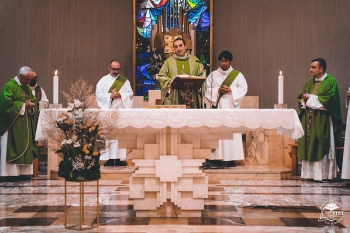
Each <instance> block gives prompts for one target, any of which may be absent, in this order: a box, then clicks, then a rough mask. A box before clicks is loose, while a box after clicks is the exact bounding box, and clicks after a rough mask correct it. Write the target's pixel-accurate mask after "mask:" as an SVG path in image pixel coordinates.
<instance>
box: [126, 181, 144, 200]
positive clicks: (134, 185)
mask: <svg viewBox="0 0 350 233" xmlns="http://www.w3.org/2000/svg"><path fill="white" fill-rule="evenodd" d="M144 186H145V179H144V178H139V177H130V186H129V197H130V198H144V197H145V188H144Z"/></svg>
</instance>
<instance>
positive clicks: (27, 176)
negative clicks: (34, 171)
mask: <svg viewBox="0 0 350 233" xmlns="http://www.w3.org/2000/svg"><path fill="white" fill-rule="evenodd" d="M31 179H32V176H29V175H20V176H19V180H20V181H27V180H31Z"/></svg>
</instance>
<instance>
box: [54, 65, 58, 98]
mask: <svg viewBox="0 0 350 233" xmlns="http://www.w3.org/2000/svg"><path fill="white" fill-rule="evenodd" d="M53 103H54V104H58V76H57V70H56V71H55V76H53Z"/></svg>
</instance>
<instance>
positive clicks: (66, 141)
mask: <svg viewBox="0 0 350 233" xmlns="http://www.w3.org/2000/svg"><path fill="white" fill-rule="evenodd" d="M72 143H73V142H72V140H70V139H68V140H66V139H63V141H62V142H61V144H62V145H64V144H69V145H70V144H72Z"/></svg>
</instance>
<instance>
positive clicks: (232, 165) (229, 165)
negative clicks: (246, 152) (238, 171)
mask: <svg viewBox="0 0 350 233" xmlns="http://www.w3.org/2000/svg"><path fill="white" fill-rule="evenodd" d="M227 166H228V167H236V164H235V161H233V160H231V161H227Z"/></svg>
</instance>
